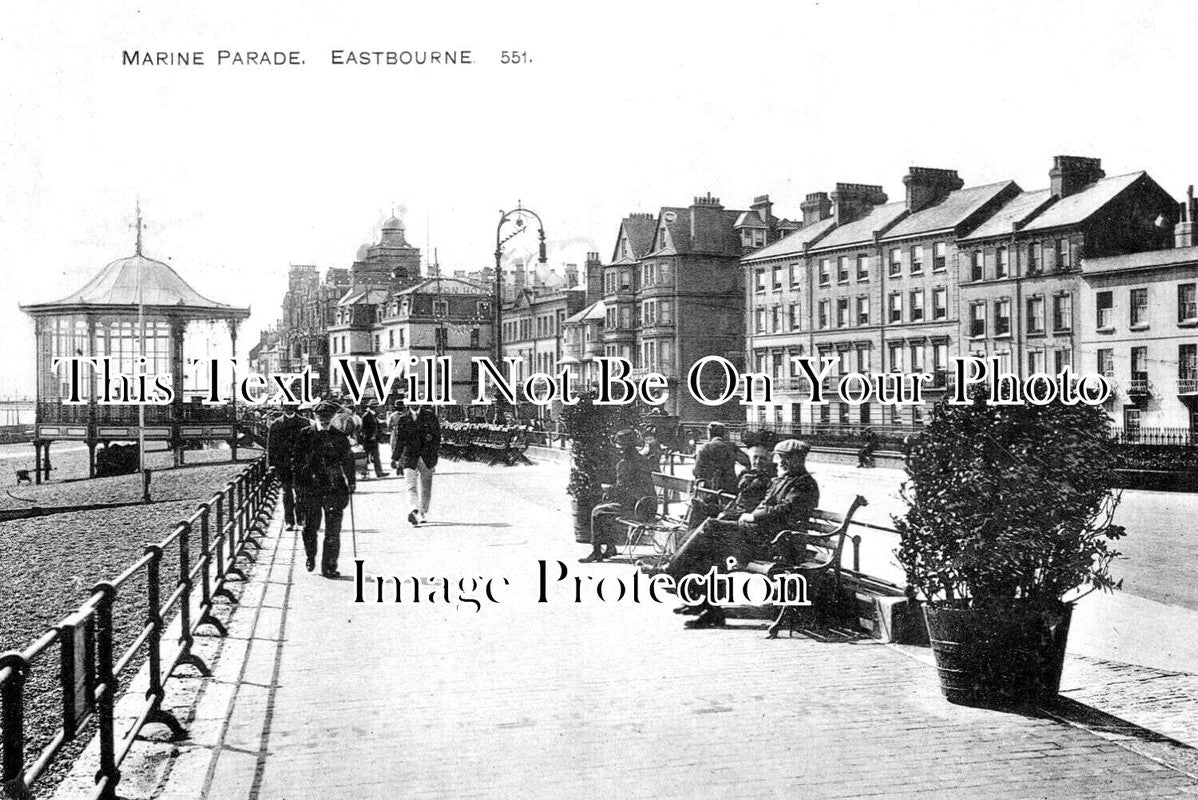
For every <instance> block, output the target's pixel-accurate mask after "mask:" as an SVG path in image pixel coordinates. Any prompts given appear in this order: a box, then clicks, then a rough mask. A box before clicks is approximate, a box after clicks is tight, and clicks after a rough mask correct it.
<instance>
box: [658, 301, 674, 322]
mask: <svg viewBox="0 0 1198 800" xmlns="http://www.w3.org/2000/svg"><path fill="white" fill-rule="evenodd" d="M657 321H658V323H660V324H661V325H673V324H674V301H673V300H662V301H660V302H659V303H658V304H657Z"/></svg>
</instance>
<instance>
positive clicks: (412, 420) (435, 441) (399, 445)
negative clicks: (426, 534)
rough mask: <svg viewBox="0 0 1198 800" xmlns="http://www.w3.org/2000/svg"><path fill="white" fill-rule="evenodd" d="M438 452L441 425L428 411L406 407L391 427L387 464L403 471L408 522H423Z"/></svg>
mask: <svg viewBox="0 0 1198 800" xmlns="http://www.w3.org/2000/svg"><path fill="white" fill-rule="evenodd" d="M440 450H441V423H440V422H438V421H437V415H436V414H434V413H433V412H432V411H430V410H428V409H425V408H421V407H420V406H419V405H414V404H410V405H408V406H407V408H406V409H404V411H402V412H401V413H399V414H397V415H396V416H395V418H394V422H393V424H392V427H391V461H392V464H393V465H394V466H395V468H396V469H402V470H403V476H404V481H405V482H406V483H407V485H408V508H409V509H410V510H409V511H408V522H409V523H411V524H412V525H413V526H416V525H419V524H420V523H422V522H427V519H426V516H425V515H426V514H428V507H429V502H430V501H431V500H432V494H433V471H434V470H435V469H436V467H437V456H438V454H439V452H440Z"/></svg>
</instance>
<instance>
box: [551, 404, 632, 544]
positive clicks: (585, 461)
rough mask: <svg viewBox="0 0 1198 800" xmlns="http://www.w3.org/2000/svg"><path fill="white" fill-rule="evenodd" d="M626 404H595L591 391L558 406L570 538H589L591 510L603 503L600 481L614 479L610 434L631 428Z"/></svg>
mask: <svg viewBox="0 0 1198 800" xmlns="http://www.w3.org/2000/svg"><path fill="white" fill-rule="evenodd" d="M630 414H631V412H630V410H629V407H628V406H610V405H603V406H600V405H595V393H594V392H593V391H590V390H586V391H582V392H580V393H579V399H578V402H577V403H575V404H574V405H569V406H565V407H563V408H562V422H564V423H565V426H566V431H567V433H568V434H569V436H570V452H571V459H570V482H569V484H568V485H567V486H566V492H567V493H568V494H569V495H570V498H571V506H572V510H573V513H574V539H575V541H578V542H590V541H591V511H592V510H593V509H594V508H595V506H597V505H598V504H599V503H601V502H603V484H604V483H612V482H614V481H615V475H616V455H617V453H616V449H615V447H613V446H612V436H613V435H614V434H615V432H616V431H618V430H620V429H621V428H627V427H631V426H632V424H631V419H630V418H629V417H630Z"/></svg>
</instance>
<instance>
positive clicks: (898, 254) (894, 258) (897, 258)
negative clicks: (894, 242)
mask: <svg viewBox="0 0 1198 800" xmlns="http://www.w3.org/2000/svg"><path fill="white" fill-rule="evenodd" d="M902 274H903V248H901V247H894V248H891V250H890V276H891V277H892V278H893V277H895V276H896V275H902Z"/></svg>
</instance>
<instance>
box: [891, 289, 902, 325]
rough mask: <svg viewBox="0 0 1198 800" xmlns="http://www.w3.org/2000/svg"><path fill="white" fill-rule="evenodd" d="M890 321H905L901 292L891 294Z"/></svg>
mask: <svg viewBox="0 0 1198 800" xmlns="http://www.w3.org/2000/svg"><path fill="white" fill-rule="evenodd" d="M890 321H891V322H902V321H903V296H902V294H900V293H899V292H895V293H894V294H892V295H890Z"/></svg>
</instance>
